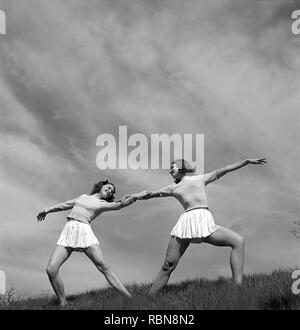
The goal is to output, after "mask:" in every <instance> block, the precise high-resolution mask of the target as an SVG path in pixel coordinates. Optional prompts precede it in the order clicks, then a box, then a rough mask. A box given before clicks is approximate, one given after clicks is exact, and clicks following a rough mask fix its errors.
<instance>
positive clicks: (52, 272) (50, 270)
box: [46, 265, 58, 277]
mask: <svg viewBox="0 0 300 330" xmlns="http://www.w3.org/2000/svg"><path fill="white" fill-rule="evenodd" d="M46 273H47V275H48V276H49V277H54V276H56V275H57V273H58V268H57V267H54V266H51V265H48V266H47V268H46Z"/></svg>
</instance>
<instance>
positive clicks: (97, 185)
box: [90, 180, 116, 202]
mask: <svg viewBox="0 0 300 330" xmlns="http://www.w3.org/2000/svg"><path fill="white" fill-rule="evenodd" d="M106 184H110V185H112V186H113V187H114V192H113V194H112V196H111V197H109V198H106V199H105V200H106V201H107V202H113V201H114V199H115V197H114V194H115V193H116V186H115V185H114V184H113V183H111V182H109V181H108V180H104V181H99V182H96V183H95V184H94V186H93V189H92V191H91V192H90V195H94V194H98V193H100V192H101V189H102V187H103V186H105V185H106Z"/></svg>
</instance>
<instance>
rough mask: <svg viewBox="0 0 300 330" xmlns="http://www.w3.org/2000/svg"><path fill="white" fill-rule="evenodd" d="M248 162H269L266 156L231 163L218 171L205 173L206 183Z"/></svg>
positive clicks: (263, 163)
mask: <svg viewBox="0 0 300 330" xmlns="http://www.w3.org/2000/svg"><path fill="white" fill-rule="evenodd" d="M248 164H256V165H265V164H267V161H266V159H265V158H257V159H246V160H243V161H241V162H237V163H233V164H230V165H228V166H226V167H223V168H220V169H218V170H216V171H213V172H210V173H206V174H204V180H205V184H209V183H211V182H213V181H215V180H217V179H219V178H220V177H221V176H223V175H225V174H227V173H229V172H232V171H235V170H237V169H239V168H241V167H244V166H246V165H248Z"/></svg>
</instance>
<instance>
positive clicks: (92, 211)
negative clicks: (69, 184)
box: [37, 180, 145, 306]
mask: <svg viewBox="0 0 300 330" xmlns="http://www.w3.org/2000/svg"><path fill="white" fill-rule="evenodd" d="M115 192H116V188H115V186H114V184H112V183H111V182H108V180H106V181H100V182H97V183H96V184H95V185H94V187H93V189H92V191H91V193H90V194H83V195H81V196H79V197H78V198H75V199H72V200H69V201H66V202H64V203H60V204H57V205H54V206H51V207H48V208H45V209H44V210H43V211H41V212H40V213H39V214H38V215H37V220H38V221H42V220H44V219H45V217H46V215H47V214H48V213H52V212H59V211H64V210H69V209H72V210H71V213H70V214H69V215H68V216H67V220H68V221H67V223H66V224H65V226H64V228H63V230H62V232H61V234H60V237H59V239H58V241H57V243H56V247H55V248H54V250H53V252H52V254H51V256H50V259H49V262H48V266H47V274H48V277H49V280H50V283H51V285H52V287H53V290H54V292H55V293H56V296H57V298H58V303H59V306H64V305H66V304H67V300H66V295H65V291H64V284H63V281H62V278H61V276H60V275H59V269H60V267H61V266H62V264H63V263H64V262H65V261H66V260H67V259H68V258H69V257H70V255H71V253H72V252H73V251H77V252H84V253H85V254H86V255H87V256H88V257H89V258H90V259H91V261H92V262H93V263H94V264H95V266H96V267H97V269H98V270H99V271H100V272H101V273H102V274H103V275H104V276H105V278H106V280H107V281H108V283H109V284H110V285H111V286H112V287H114V288H115V289H116V290H117V291H118V292H119V293H120V294H122V295H124V296H126V297H131V295H130V293H129V292H128V291H127V290H126V288H125V286H124V285H123V284H122V282H121V281H120V280H119V278H118V277H117V275H116V274H115V273H114V272H113V271H112V269H111V267H110V266H109V265H108V264H107V263H106V262H105V260H104V258H103V253H102V250H101V248H100V245H99V241H98V239H97V237H96V236H95V234H94V233H93V231H92V228H91V226H90V223H91V222H92V221H93V220H94V219H95V218H96V217H98V216H99V215H100V214H101V213H103V212H107V211H114V210H120V209H122V208H124V207H126V206H129V205H131V204H132V203H133V202H135V201H136V200H137V198H138V197H139V198H142V197H143V196H144V195H145V192H141V193H137V194H132V195H127V196H125V197H123V198H122V199H121V200H119V201H116V202H114V194H115Z"/></svg>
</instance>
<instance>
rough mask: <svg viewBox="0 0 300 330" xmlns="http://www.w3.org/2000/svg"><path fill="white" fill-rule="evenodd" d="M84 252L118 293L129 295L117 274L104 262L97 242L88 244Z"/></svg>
mask: <svg viewBox="0 0 300 330" xmlns="http://www.w3.org/2000/svg"><path fill="white" fill-rule="evenodd" d="M85 254H86V255H87V256H88V257H89V258H90V259H91V260H92V262H93V263H94V265H95V266H96V267H97V269H98V270H99V271H100V272H101V273H102V274H103V275H104V276H105V278H106V280H107V282H108V283H109V284H110V285H111V286H112V287H114V288H115V289H116V290H117V291H118V292H119V293H120V294H122V295H124V296H126V297H131V294H130V293H129V292H128V291H127V290H126V288H125V286H124V285H123V284H122V282H121V281H120V280H119V278H118V277H117V275H116V274H115V273H114V272H113V271H112V270H111V268H110V266H108V265H107V264H106V262H105V261H104V258H103V254H102V251H101V248H100V246H99V245H98V244H95V245H92V246H90V247H89V248H88V249H86V250H85Z"/></svg>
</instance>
